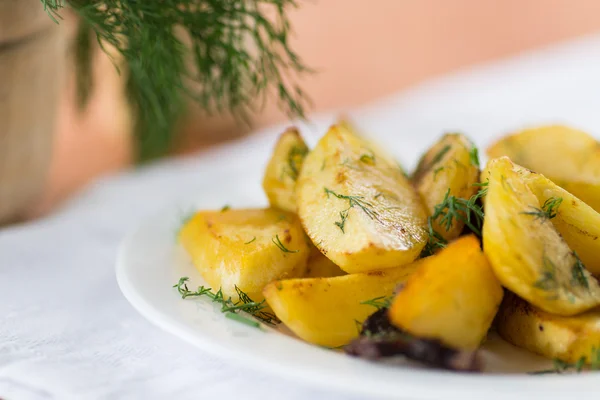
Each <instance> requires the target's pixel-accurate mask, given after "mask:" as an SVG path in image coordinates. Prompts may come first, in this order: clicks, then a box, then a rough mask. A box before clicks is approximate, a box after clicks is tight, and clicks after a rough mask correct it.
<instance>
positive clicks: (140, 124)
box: [41, 0, 311, 161]
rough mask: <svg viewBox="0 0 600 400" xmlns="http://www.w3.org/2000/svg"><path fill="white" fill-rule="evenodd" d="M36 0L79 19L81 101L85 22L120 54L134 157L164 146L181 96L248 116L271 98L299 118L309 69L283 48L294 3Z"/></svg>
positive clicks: (209, 108) (85, 83)
mask: <svg viewBox="0 0 600 400" xmlns="http://www.w3.org/2000/svg"><path fill="white" fill-rule="evenodd" d="M41 3H42V5H43V6H44V8H45V10H46V11H47V12H48V14H49V15H50V17H51V18H53V19H54V20H55V21H57V22H58V21H59V20H60V19H61V12H62V11H63V8H65V7H67V6H68V7H70V8H72V9H73V10H74V11H75V12H76V13H77V14H78V15H79V16H80V17H81V20H82V24H83V25H82V28H81V30H80V36H79V38H78V44H77V50H76V59H77V61H78V65H79V67H80V68H79V70H80V74H82V75H81V76H82V77H84V79H80V81H79V83H80V84H81V85H82V88H80V93H81V94H82V95H81V96H80V99H82V100H84V99H85V98H86V96H87V95H85V93H86V91H89V89H90V88H91V86H90V85H91V73H90V68H91V61H90V57H91V54H92V52H91V51H89V47H88V44H89V41H87V39H86V37H87V38H89V33H90V32H89V31H88V27H89V29H91V30H92V31H93V35H95V36H96V39H97V42H98V44H99V45H100V46H101V47H103V48H104V46H105V45H110V46H111V47H114V48H115V49H116V51H117V53H118V54H120V58H122V60H123V62H124V69H125V71H123V72H125V73H126V74H125V76H126V89H125V90H126V95H127V98H128V100H129V104H130V107H131V112H132V115H133V119H134V135H135V137H136V139H137V153H138V154H137V155H138V159H139V160H142V161H145V160H149V159H152V158H154V157H157V156H160V155H163V154H164V153H165V152H166V151H168V150H169V147H170V145H171V143H172V140H173V134H174V131H175V128H176V126H177V122H178V121H179V120H180V118H181V117H182V116H183V115H184V114H185V112H186V108H187V107H186V106H187V104H188V100H189V99H193V100H194V101H196V102H197V103H198V104H199V105H200V107H201V109H202V110H203V111H204V112H206V113H207V114H214V113H217V112H224V111H229V112H231V113H232V114H233V115H234V116H236V117H237V118H238V119H239V120H241V121H248V120H249V115H250V114H251V113H252V112H254V111H256V110H257V109H258V108H259V107H261V106H262V104H264V102H265V100H266V98H267V97H274V98H276V99H277V101H278V104H279V106H280V107H281V108H282V109H283V110H284V111H286V112H287V114H288V115H289V116H290V117H301V118H304V116H305V108H306V107H307V106H308V105H309V103H310V100H309V99H308V97H307V96H306V95H305V93H304V92H303V91H302V89H301V88H300V86H299V85H298V83H297V80H298V78H299V75H301V74H303V73H307V72H311V70H310V69H309V68H308V67H306V65H305V64H304V63H303V62H302V60H301V59H300V57H299V56H298V54H297V53H295V52H294V51H293V49H292V48H291V46H290V41H289V38H290V34H291V24H290V21H289V18H288V16H287V11H288V10H289V9H290V8H296V7H298V4H299V3H298V2H297V1H296V0H161V1H138V0H90V1H84V0H41ZM115 64H116V63H115ZM85 71H87V72H85ZM86 74H88V75H87V76H88V77H86ZM88 78H89V79H88ZM86 88H87V89H86Z"/></svg>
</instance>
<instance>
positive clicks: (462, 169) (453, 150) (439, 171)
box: [412, 133, 479, 240]
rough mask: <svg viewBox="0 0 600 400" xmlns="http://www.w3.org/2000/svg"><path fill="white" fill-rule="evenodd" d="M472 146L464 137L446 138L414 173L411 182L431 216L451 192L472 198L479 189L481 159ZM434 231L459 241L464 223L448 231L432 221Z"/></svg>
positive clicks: (434, 146) (465, 197) (456, 135)
mask: <svg viewBox="0 0 600 400" xmlns="http://www.w3.org/2000/svg"><path fill="white" fill-rule="evenodd" d="M473 149H474V147H473V144H472V143H471V141H470V140H469V139H467V138H466V137H465V136H464V135H461V134H458V133H452V134H447V135H444V136H443V137H442V138H441V139H440V140H439V141H438V142H437V143H435V144H434V145H433V146H432V147H431V148H430V149H429V150H428V151H427V152H426V153H425V155H423V157H422V158H421V160H420V161H419V164H418V166H417V169H416V170H415V172H414V173H413V176H412V182H413V185H414V186H415V188H416V189H417V192H419V195H420V196H421V199H423V202H424V203H425V206H426V207H427V211H428V212H429V214H430V215H432V214H433V213H434V211H435V206H437V205H438V204H440V203H441V202H442V201H443V200H444V197H445V196H446V194H447V193H448V190H450V193H449V194H450V196H455V197H460V198H463V199H469V198H470V197H471V196H473V195H474V194H475V193H476V192H477V191H478V190H479V188H478V187H477V186H476V184H477V183H478V182H479V160H478V157H477V153H475V152H474V150H473ZM432 223H433V229H434V230H435V231H436V232H438V233H439V234H440V235H442V237H443V238H444V239H446V240H453V239H456V238H457V237H458V236H459V235H460V233H461V232H462V230H463V227H464V222H462V221H460V220H456V221H455V222H454V223H453V224H452V227H451V228H450V229H449V230H446V228H445V227H442V226H440V225H439V223H438V221H437V220H436V221H432Z"/></svg>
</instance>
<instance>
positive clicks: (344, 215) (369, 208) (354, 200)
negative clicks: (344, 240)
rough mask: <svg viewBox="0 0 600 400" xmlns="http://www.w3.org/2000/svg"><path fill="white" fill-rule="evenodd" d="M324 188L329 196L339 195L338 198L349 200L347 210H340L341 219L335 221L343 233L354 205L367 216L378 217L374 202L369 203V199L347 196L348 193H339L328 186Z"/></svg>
mask: <svg viewBox="0 0 600 400" xmlns="http://www.w3.org/2000/svg"><path fill="white" fill-rule="evenodd" d="M323 189H324V190H325V194H326V195H327V198H329V195H332V196H335V197H337V198H338V199H342V200H347V201H348V208H346V209H345V210H343V211H341V212H340V221H336V222H334V224H335V225H336V226H337V227H338V228H340V230H341V231H342V233H346V232H345V231H344V226H345V224H346V220H347V219H348V216H349V214H350V209H352V208H354V207H358V208H360V209H361V210H363V212H364V213H365V214H367V216H368V217H369V218H371V219H378V215H377V212H375V210H373V204H371V203H369V202H368V201H365V200H364V198H363V197H362V196H347V195H343V194H338V193H336V192H334V191H333V190H330V189H328V188H323Z"/></svg>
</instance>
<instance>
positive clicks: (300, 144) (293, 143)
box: [263, 128, 308, 212]
mask: <svg viewBox="0 0 600 400" xmlns="http://www.w3.org/2000/svg"><path fill="white" fill-rule="evenodd" d="M307 154H308V147H307V146H306V143H304V140H303V139H302V137H301V136H300V133H299V132H298V129H296V128H289V129H287V130H286V131H285V132H283V133H282V134H281V136H280V137H279V140H278V141H277V144H276V145H275V149H274V150H273V155H272V156H271V160H269V163H268V164H267V169H266V170H265V176H264V179H263V189H264V191H265V193H266V195H267V197H268V199H269V203H270V204H271V206H273V207H276V208H280V209H282V210H285V211H290V212H296V191H295V190H296V180H298V174H299V173H300V170H301V168H302V163H303V162H304V158H305V157H306V155H307Z"/></svg>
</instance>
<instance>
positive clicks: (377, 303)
mask: <svg viewBox="0 0 600 400" xmlns="http://www.w3.org/2000/svg"><path fill="white" fill-rule="evenodd" d="M393 300H394V296H380V297H375V298H374V299H370V300H367V301H363V302H361V303H360V304H364V305H366V306H371V307H375V308H376V309H378V310H380V309H382V308H390V306H391V305H392V301H393Z"/></svg>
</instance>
